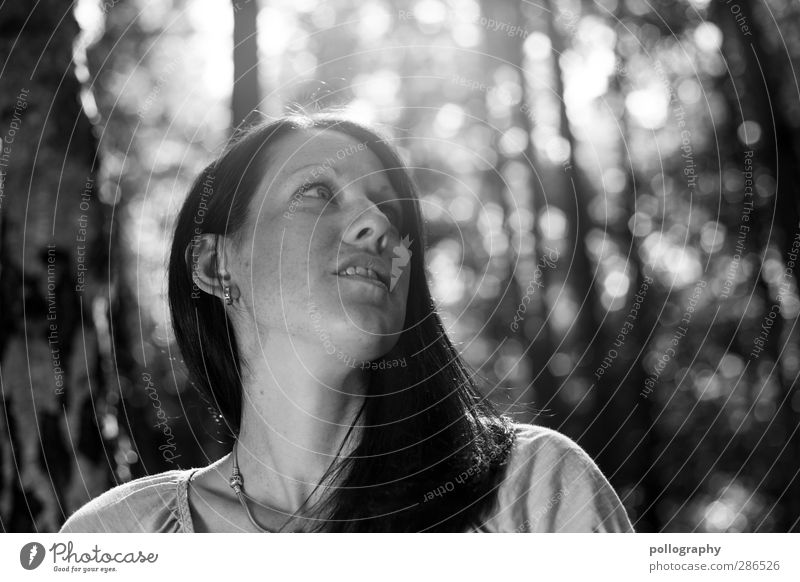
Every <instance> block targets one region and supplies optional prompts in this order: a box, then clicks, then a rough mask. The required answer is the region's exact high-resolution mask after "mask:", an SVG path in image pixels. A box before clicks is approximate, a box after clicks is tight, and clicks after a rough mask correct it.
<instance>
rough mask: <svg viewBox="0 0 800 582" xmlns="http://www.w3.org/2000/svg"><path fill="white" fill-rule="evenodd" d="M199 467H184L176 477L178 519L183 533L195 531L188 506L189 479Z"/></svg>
mask: <svg viewBox="0 0 800 582" xmlns="http://www.w3.org/2000/svg"><path fill="white" fill-rule="evenodd" d="M199 470H200V468H196V469H186V470H185V471H184V472H183V473H181V475H180V476H179V478H178V483H177V489H178V521H179V522H180V525H181V529H182V530H183V531H184V533H195V531H194V522H193V521H192V512H191V509H190V508H189V481H191V480H192V478H193V477H194V474H195V473H197V471H199Z"/></svg>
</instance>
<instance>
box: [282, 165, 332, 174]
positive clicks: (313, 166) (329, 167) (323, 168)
mask: <svg viewBox="0 0 800 582" xmlns="http://www.w3.org/2000/svg"><path fill="white" fill-rule="evenodd" d="M307 168H320V169H321V170H323V171H325V170H330V171H332V172H333V173H334V174H335V175H336V176H338V175H339V172H337V171H336V168H334V167H333V166H325V165H324V164H305V165H303V166H300V167H299V168H295V169H294V170H292V171H291V172H289V174H288V176H289V177H291V176H294V175H295V174H298V173H300V172H301V171H302V170H305V169H307Z"/></svg>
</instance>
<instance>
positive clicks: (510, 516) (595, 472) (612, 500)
mask: <svg viewBox="0 0 800 582" xmlns="http://www.w3.org/2000/svg"><path fill="white" fill-rule="evenodd" d="M514 448H515V450H514V454H513V455H512V460H511V462H510V463H509V468H508V474H507V476H506V484H505V491H504V492H503V493H502V495H500V496H499V497H500V499H499V501H500V503H501V504H505V506H506V507H505V508H501V509H504V510H506V511H507V514H506V520H507V527H512V528H513V531H519V532H633V531H634V529H633V526H632V525H631V522H630V520H629V518H628V515H627V513H626V511H625V508H624V506H623V505H622V502H621V501H620V499H619V497H618V496H617V493H616V492H615V491H614V489H613V487H612V486H611V484H610V483H609V482H608V480H607V479H606V478H605V476H604V475H603V473H602V472H601V471H600V469H599V467H598V466H597V465H596V464H595V462H594V461H593V460H592V459H591V457H589V455H588V454H587V453H586V451H584V450H583V449H582V448H581V447H580V446H579V445H578V444H577V443H575V442H574V441H573V440H571V439H570V438H569V437H567V436H566V435H563V434H561V433H559V432H557V431H554V430H550V429H547V428H544V427H536V426H532V425H521V428H520V429H519V430H518V433H517V443H516V444H515V447H514ZM508 520H510V523H509V522H508Z"/></svg>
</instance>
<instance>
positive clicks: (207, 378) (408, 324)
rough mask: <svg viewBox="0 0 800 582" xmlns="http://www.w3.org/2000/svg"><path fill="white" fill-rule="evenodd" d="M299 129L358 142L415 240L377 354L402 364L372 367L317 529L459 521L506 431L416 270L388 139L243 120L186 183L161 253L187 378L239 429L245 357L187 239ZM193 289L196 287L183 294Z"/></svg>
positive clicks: (507, 443)
mask: <svg viewBox="0 0 800 582" xmlns="http://www.w3.org/2000/svg"><path fill="white" fill-rule="evenodd" d="M303 129H329V130H335V131H338V132H342V133H344V134H347V135H350V136H352V137H354V138H355V139H356V140H358V141H359V142H362V143H365V144H366V145H367V147H369V148H370V150H371V151H372V152H374V153H375V155H376V156H377V157H378V158H379V159H380V161H381V163H382V164H383V166H384V168H385V171H386V173H387V177H388V178H389V180H390V183H391V184H392V186H393V187H394V189H395V191H396V192H397V193H398V195H399V197H400V198H401V199H402V203H403V205H404V209H403V214H404V217H403V220H402V223H403V231H404V233H405V234H408V235H409V237H410V240H411V241H414V243H413V244H414V247H413V252H412V253H411V269H410V283H409V293H408V304H407V308H406V319H405V324H404V328H403V329H404V330H405V331H404V332H403V333H402V334H401V336H400V338H399V340H398V342H397V344H396V345H395V347H394V348H393V349H392V350H391V351H390V352H389V353H387V354H385V355H384V356H383V358H381V359H382V360H385V361H386V362H389V361H391V360H393V359H400V358H406V361H407V363H408V364H407V365H406V366H404V367H393V368H391V369H386V370H382V369H381V367H380V361H381V360H376V361H375V363H377V364H379V365H378V366H377V368H378V369H373V370H372V371H371V372H370V374H371V375H370V379H369V388H368V393H367V398H366V399H365V404H364V408H363V409H362V412H361V414H362V417H363V426H360V427H359V428H360V434H361V438H360V440H359V443H358V445H357V446H356V447H355V449H354V450H353V452H352V454H350V455H347V456H346V457H344V458H343V459H341V460H340V461H339V463H338V464H337V466H336V467H335V471H334V472H335V474H336V476H337V481H336V485H335V486H333V487H330V489H329V491H328V492H327V494H326V495H325V496H324V497H323V498H322V500H321V502H320V505H319V507H318V508H315V509H316V511H315V513H314V515H315V516H321V517H320V518H318V519H317V521H316V522H315V523H317V524H318V527H317V529H318V530H325V531H402V532H405V531H465V530H467V529H469V528H470V527H471V526H472V527H478V526H479V525H480V523H481V521H482V520H483V519H484V518H486V517H488V515H487V514H488V512H489V511H491V509H492V508H493V507H494V505H495V499H496V495H495V490H496V488H497V486H498V485H499V483H500V480H501V479H502V476H503V473H504V467H505V465H506V463H507V460H508V456H509V453H510V450H511V447H512V445H513V441H514V430H513V425H512V423H511V421H510V420H509V419H507V418H506V417H504V416H502V415H500V414H498V412H497V410H496V409H495V408H494V407H493V406H492V404H491V403H490V402H488V401H487V400H486V399H485V398H483V397H482V396H481V395H480V393H479V391H478V389H477V387H476V385H475V380H474V378H473V375H472V374H471V373H470V371H469V370H468V368H467V367H466V365H465V364H464V362H463V361H462V359H461V358H460V356H459V355H458V352H457V351H456V349H455V348H454V347H453V345H452V343H451V342H450V340H449V338H448V337H447V335H446V333H445V329H444V326H443V325H442V321H441V319H440V318H439V316H438V314H437V313H436V310H435V305H434V302H433V300H432V298H431V294H430V290H429V288H428V282H427V279H426V276H425V263H424V249H425V234H424V231H423V228H422V214H421V211H420V204H419V198H418V194H417V189H416V186H415V184H414V181H413V180H412V178H411V176H410V175H409V172H408V169H407V168H406V167H405V164H404V163H403V161H402V160H401V158H400V156H399V155H398V153H397V151H396V150H395V149H394V147H393V146H391V145H390V144H389V143H388V141H387V139H386V138H384V137H383V136H381V135H380V134H379V133H378V132H376V131H375V130H373V129H371V128H369V127H367V126H365V125H362V124H359V123H357V122H354V121H352V120H348V119H344V118H342V117H340V116H337V115H335V114H331V113H325V112H321V113H314V114H293V115H287V116H284V117H281V118H279V119H277V120H274V121H270V122H262V123H260V124H257V125H254V126H252V127H250V128H248V129H247V130H244V131H243V132H242V133H241V134H240V136H239V137H238V138H236V139H235V140H233V141H232V142H231V143H230V144H229V145H228V146H227V148H226V149H225V151H224V152H223V153H222V155H221V156H220V157H219V158H218V159H216V160H215V161H214V162H212V163H211V164H210V165H209V166H207V167H206V168H205V169H204V170H203V171H202V172H201V174H200V175H199V176H198V178H197V179H196V180H195V182H194V184H193V185H192V187H191V190H190V191H189V195H188V197H187V199H186V201H185V203H184V204H183V207H182V208H181V211H180V213H179V215H178V218H177V223H176V226H175V235H174V239H173V241H172V249H171V254H170V258H169V304H170V309H171V313H172V323H173V326H174V331H175V337H176V340H177V343H178V346H179V348H180V350H181V353H182V354H183V358H184V361H185V362H186V366H187V368H188V371H189V376H190V379H191V380H192V382H193V383H194V385H195V386H196V387H197V388H198V389H199V390H200V392H201V394H202V395H203V396H204V397H205V398H206V399H207V400H208V401H209V402H210V403H211V404H212V405H213V406H214V407H215V409H216V410H217V411H218V413H219V420H221V421H223V422H224V423H225V424H226V425H227V427H228V428H229V430H230V431H231V432H232V433H233V434H234V435H236V434H238V431H239V422H240V419H241V412H242V381H241V371H242V366H245V365H246V362H242V361H241V359H240V355H239V349H238V346H237V343H236V336H235V334H234V329H233V326H232V324H231V322H230V320H229V319H228V317H227V315H226V313H225V310H224V306H223V305H222V301H221V300H220V299H219V298H218V297H215V296H213V295H210V294H206V293H203V292H199V291H198V288H197V287H193V282H192V278H191V265H189V264H187V262H186V255H185V251H186V247H187V245H189V244H190V242H191V241H192V239H193V237H195V236H197V235H198V234H200V233H216V234H228V235H230V234H232V233H237V232H239V231H240V228H241V227H242V225H243V224H244V221H245V218H246V215H247V207H248V203H249V201H250V199H251V198H252V196H253V194H254V192H255V191H256V188H257V186H258V184H259V182H260V180H261V179H262V177H263V171H264V170H263V169H264V168H265V167H267V165H268V163H269V152H270V147H271V146H272V145H274V144H275V143H276V142H277V141H278V140H279V139H280V138H281V137H282V136H285V135H287V134H289V133H290V132H293V131H297V130H303ZM193 293H194V296H193V295H192V294H193ZM372 368H375V366H372Z"/></svg>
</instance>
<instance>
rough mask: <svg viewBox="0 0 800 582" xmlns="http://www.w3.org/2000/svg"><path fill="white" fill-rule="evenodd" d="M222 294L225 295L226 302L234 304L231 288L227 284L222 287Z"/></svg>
mask: <svg viewBox="0 0 800 582" xmlns="http://www.w3.org/2000/svg"><path fill="white" fill-rule="evenodd" d="M222 294H223V295H224V296H225V303H226V304H228V305H232V304H233V299H231V288H230V287H228V286H227V285H225V287H223V289H222Z"/></svg>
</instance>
